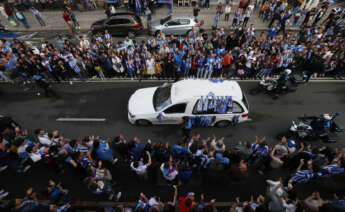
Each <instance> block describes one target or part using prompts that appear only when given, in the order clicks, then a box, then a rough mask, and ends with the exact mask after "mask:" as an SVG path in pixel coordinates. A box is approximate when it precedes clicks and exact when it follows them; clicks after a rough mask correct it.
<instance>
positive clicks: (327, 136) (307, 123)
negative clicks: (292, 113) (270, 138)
mask: <svg viewBox="0 0 345 212" xmlns="http://www.w3.org/2000/svg"><path fill="white" fill-rule="evenodd" d="M339 115H341V113H339V112H337V113H326V114H320V115H316V116H306V115H304V116H302V117H299V118H298V119H299V121H298V122H295V121H292V124H291V126H290V128H289V130H288V131H287V132H283V133H280V134H278V136H277V138H278V139H281V138H282V137H283V136H285V137H287V138H295V139H297V140H300V141H315V140H318V139H321V140H322V141H323V142H325V143H335V142H336V141H337V133H339V132H344V131H345V129H344V128H341V127H339V125H338V124H337V123H336V120H335V119H336V117H338V116H339Z"/></svg>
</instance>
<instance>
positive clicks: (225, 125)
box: [215, 120, 230, 128]
mask: <svg viewBox="0 0 345 212" xmlns="http://www.w3.org/2000/svg"><path fill="white" fill-rule="evenodd" d="M229 125H230V121H226V120H223V121H219V122H217V123H216V124H215V126H216V127H219V128H224V127H228V126H229Z"/></svg>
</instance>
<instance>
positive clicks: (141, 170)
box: [131, 151, 151, 179]
mask: <svg viewBox="0 0 345 212" xmlns="http://www.w3.org/2000/svg"><path fill="white" fill-rule="evenodd" d="M146 155H147V158H148V162H147V163H146V164H144V163H143V161H142V160H140V161H135V162H132V163H131V169H132V170H133V171H135V173H137V175H139V176H143V177H144V178H145V179H148V175H147V168H148V167H149V166H150V165H151V155H150V152H148V151H146Z"/></svg>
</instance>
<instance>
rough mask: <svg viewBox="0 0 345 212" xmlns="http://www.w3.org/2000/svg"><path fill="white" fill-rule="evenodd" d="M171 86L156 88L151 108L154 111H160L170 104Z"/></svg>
mask: <svg viewBox="0 0 345 212" xmlns="http://www.w3.org/2000/svg"><path fill="white" fill-rule="evenodd" d="M171 86H172V85H171V84H169V85H165V86H161V87H158V88H157V89H156V91H155V93H154V94H153V107H154V108H155V110H156V111H161V110H162V109H163V108H165V107H166V106H168V105H170V104H171V98H170V96H171Z"/></svg>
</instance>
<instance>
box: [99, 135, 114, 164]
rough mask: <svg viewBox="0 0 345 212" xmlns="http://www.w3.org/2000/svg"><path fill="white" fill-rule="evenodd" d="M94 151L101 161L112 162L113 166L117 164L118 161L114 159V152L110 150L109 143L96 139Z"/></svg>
mask: <svg viewBox="0 0 345 212" xmlns="http://www.w3.org/2000/svg"><path fill="white" fill-rule="evenodd" d="M93 149H94V151H95V152H96V154H97V157H98V158H99V159H100V160H103V161H110V162H111V163H112V164H115V163H116V162H117V160H118V159H117V158H115V157H114V152H113V150H112V149H110V147H109V144H108V142H106V141H104V140H102V139H96V140H95V141H94V142H93Z"/></svg>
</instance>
